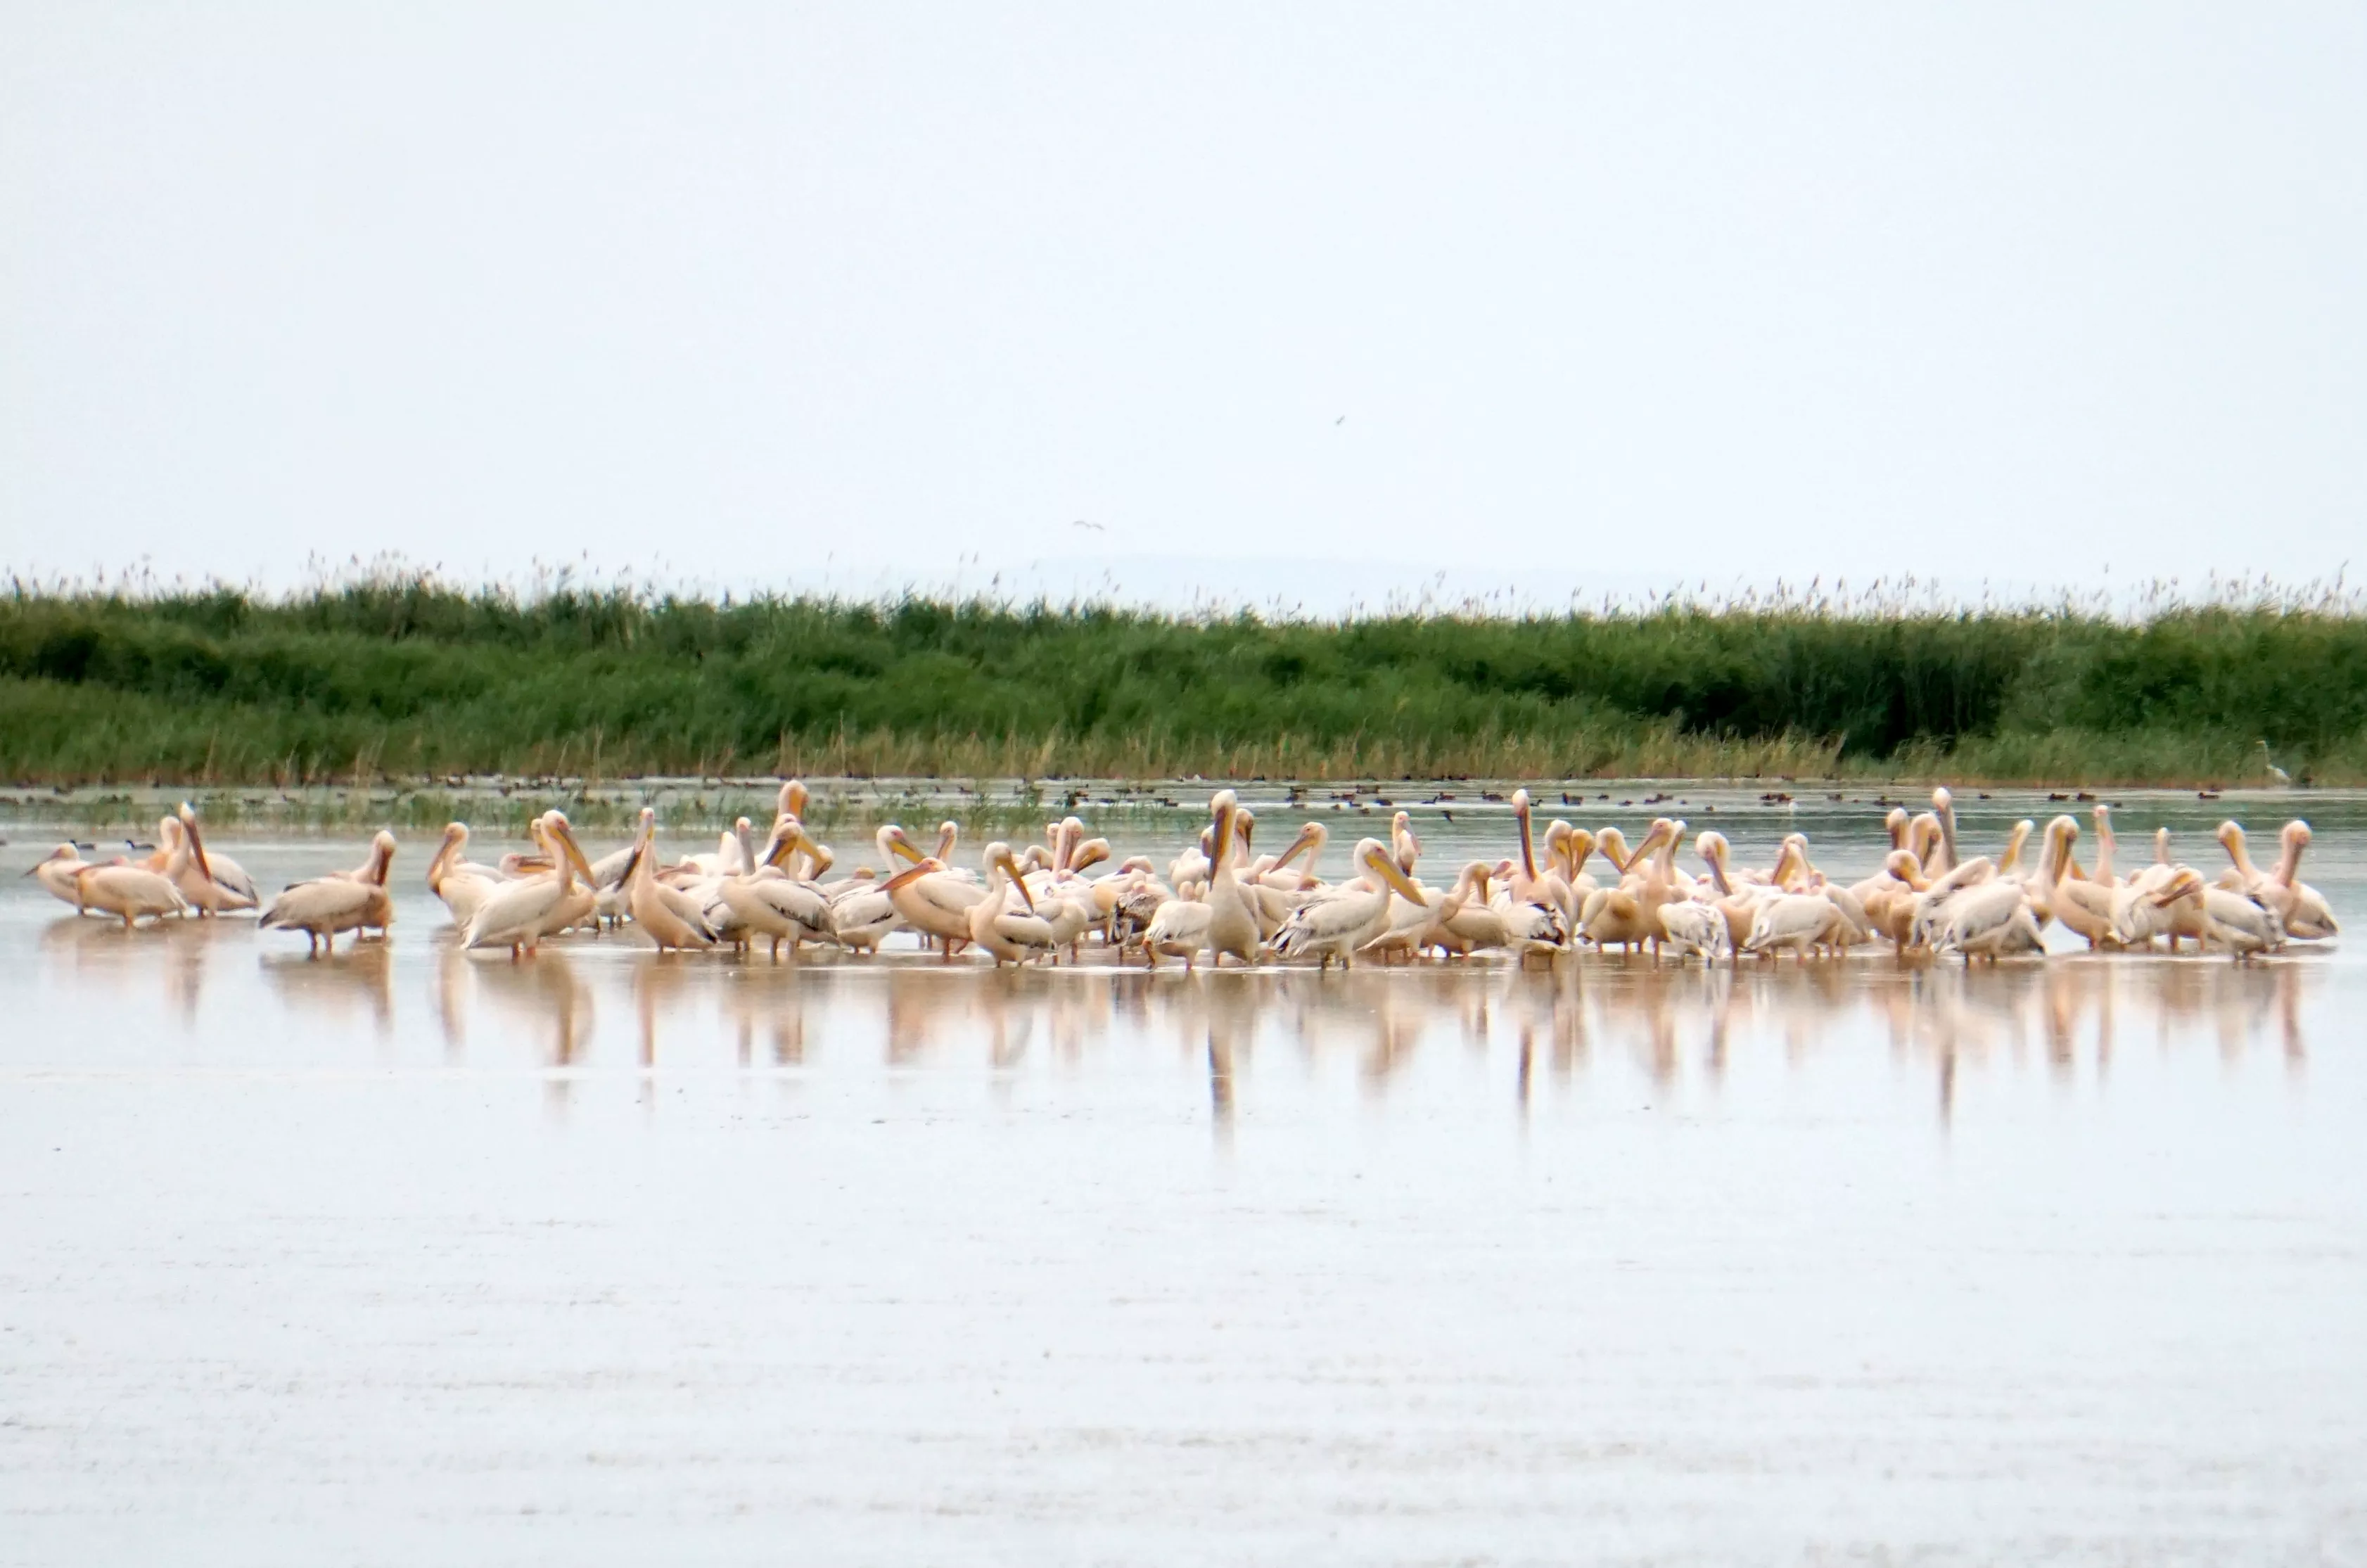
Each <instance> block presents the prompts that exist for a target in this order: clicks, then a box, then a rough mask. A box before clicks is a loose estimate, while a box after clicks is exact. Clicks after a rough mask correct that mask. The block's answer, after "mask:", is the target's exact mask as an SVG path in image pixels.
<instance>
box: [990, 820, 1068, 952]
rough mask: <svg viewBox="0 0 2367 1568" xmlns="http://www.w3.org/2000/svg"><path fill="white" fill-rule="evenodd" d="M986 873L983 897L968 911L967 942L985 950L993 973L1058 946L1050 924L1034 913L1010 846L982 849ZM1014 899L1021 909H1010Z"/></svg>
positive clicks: (1033, 900)
mask: <svg viewBox="0 0 2367 1568" xmlns="http://www.w3.org/2000/svg"><path fill="white" fill-rule="evenodd" d="M980 865H981V866H982V867H983V868H984V869H985V872H986V896H985V897H983V898H981V899H980V900H979V901H978V902H977V903H973V904H971V905H970V907H969V939H970V941H971V942H973V943H974V944H976V945H977V946H978V947H980V948H982V949H985V950H986V954H987V956H988V957H989V958H991V959H992V960H994V965H995V967H996V968H997V969H1000V968H1002V966H1003V965H1004V964H1006V963H1009V964H1020V963H1025V962H1026V961H1027V960H1029V959H1030V958H1033V957H1035V956H1036V954H1038V953H1048V952H1051V951H1053V950H1055V949H1057V948H1058V947H1059V937H1058V936H1057V935H1056V934H1055V933H1054V932H1053V929H1052V925H1051V922H1049V921H1048V920H1046V919H1045V918H1044V917H1043V916H1042V915H1038V914H1036V901H1035V899H1034V898H1033V897H1032V896H1031V895H1030V894H1029V893H1028V892H1027V883H1026V881H1025V879H1024V878H1023V877H1021V876H1020V874H1019V863H1018V861H1016V860H1014V858H1012V855H1011V846H1010V845H1008V844H1005V843H1002V841H1001V840H997V841H996V842H994V843H992V844H990V845H988V846H986V849H985V851H984V853H983V854H982V855H981V856H980ZM1014 899H1016V900H1017V901H1018V902H1019V903H1021V904H1022V905H1024V906H1025V907H1024V908H1022V909H1014V908H1013V907H1012V906H1011V905H1012V901H1013V900H1014Z"/></svg>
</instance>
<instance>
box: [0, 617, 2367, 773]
mask: <svg viewBox="0 0 2367 1568" xmlns="http://www.w3.org/2000/svg"><path fill="white" fill-rule="evenodd" d="M2262 741H2266V742H2267V743H2268V744H2269V746H2270V747H2271V753H2272V755H2273V757H2274V760H2275V761H2276V763H2277V764H2278V765H2279V766H2281V767H2283V768H2285V769H2286V770H2287V771H2288V772H2290V773H2292V774H2293V777H2294V778H2297V779H2306V780H2314V781H2316V782H2318V783H2322V784H2356V783H2361V782H2367V617H2361V616H2358V615H2354V614H2349V613H2342V612H2329V611H2323V610H2295V609H2270V608H2184V609H2173V610H2169V611H2165V612H2164V613H2161V614H2159V615H2157V616H2156V617H2154V618H2153V619H2148V620H2146V621H2143V622H2139V623H2134V624H2133V623H2130V622H2127V621H2123V620H2117V619H2110V618H2106V617H2102V616H2096V615H2085V614H2076V613H2068V612H2058V613H2037V612H2021V611H2015V612H1991V613H1979V614H1921V615H1913V614H1907V615H1885V616H1878V617H1877V616H1870V615H1856V614H1848V613H1833V612H1830V611H1809V610H1802V609H1766V608H1736V609H1727V610H1723V611H1712V610H1704V609H1693V608H1681V609H1669V610H1663V611H1657V612H1652V613H1637V614H1621V615H1597V616H1588V615H1568V616H1555V617H1544V618H1527V619H1483V618H1456V617H1437V616H1432V617H1397V618H1375V619H1361V620H1355V621H1350V622H1346V623H1338V624H1333V623H1315V622H1301V621H1279V622H1277V621H1268V620H1261V619H1253V618H1251V617H1247V616H1242V617H1236V618H1229V619H1176V618H1170V617H1162V616H1158V615H1152V614H1147V613H1136V612H1129V611H1124V610H1118V609H1113V608H1073V609H1050V608H1010V607H1003V606H994V605H986V604H944V603H936V602H930V601H925V600H918V599H914V600H908V601H905V602H901V603H896V604H888V605H856V604H844V603H835V602H821V601H813V600H759V601H756V602H752V603H746V604H735V605H723V604H717V603H712V602H708V601H703V600H684V599H666V598H651V597H640V596H635V595H630V594H623V593H574V592H560V593H552V594H547V595H543V596H539V597H535V598H532V599H530V600H529V599H523V598H520V597H514V596H511V595H507V594H504V593H497V592H476V593H462V592H456V591H452V590H449V589H446V588H443V587H440V586H438V585H435V584H433V583H431V582H428V581H425V580H396V581H385V580H379V581H372V582H368V583H362V584H354V585H342V586H337V587H334V588H327V589H323V590H321V591H318V592H314V593H311V594H308V595H304V596H301V597H294V598H289V599H285V600H280V599H264V598H257V597H249V596H246V595H243V594H240V593H236V592H232V591H229V590H214V591H204V592H187V593H168V594H160V595H142V596H138V597H127V596H123V595H119V594H113V593H104V592H95V591H55V590H51V591H34V590H28V589H24V588H19V589H17V591H16V592H14V593H13V594H12V595H9V596H7V597H0V778H6V779H8V780H12V781H15V782H17V783H27V784H31V783H38V784H45V785H47V784H85V783H99V782H137V781H142V780H175V781H182V782H187V783H191V784H217V785H239V784H274V785H281V786H287V785H294V784H302V783H316V782H340V783H363V784H368V783H372V782H377V781H379V780H386V779H419V778H440V777H444V776H452V775H461V774H470V773H493V772H498V773H504V774H507V775H511V776H529V777H531V776H561V777H570V778H624V777H630V776H635V775H641V774H669V775H689V776H694V777H696V776H713V775H723V774H757V773H779V774H787V773H820V774H832V775H856V776H863V775H900V776H901V775H938V776H946V777H954V778H986V777H997V776H1005V777H1026V778H1058V777H1074V776H1091V777H1117V778H1173V777H1181V776H1186V775H1191V774H1204V775H1206V776H1208V777H1211V778H1215V777H1225V776H1233V777H1242V778H1247V777H1252V776H1260V775H1263V776H1265V777H1269V778H1283V777H1291V778H1310V779H1323V778H1407V777H1490V778H1587V777H1613V776H1617V777H1677V776H1686V777H1776V776H1789V777H1798V778H1807V777H1821V776H1840V777H1864V778H1876V777H1879V778H1920V777H1928V776H1939V775H1944V776H1949V777H1954V778H1969V779H1988V780H1995V781H1999V782H2017V781H2018V782H2048V783H2062V784H2090V783H2122V784H2141V783H2161V784H2187V783H2193V784H2202V783H2225V784H2240V783H2244V782H2247V781H2257V780H2259V778H2262V777H2263V775H2264V758H2263V756H2262V753H2261V750H2260V743H2261V742H2262Z"/></svg>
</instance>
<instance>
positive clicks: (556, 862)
mask: <svg viewBox="0 0 2367 1568" xmlns="http://www.w3.org/2000/svg"><path fill="white" fill-rule="evenodd" d="M527 832H528V834H529V835H531V836H532V837H533V839H534V841H535V843H536V844H538V845H539V846H541V847H542V850H543V853H544V854H545V855H547V856H548V857H549V859H550V863H551V869H550V870H549V871H547V872H544V873H542V874H540V875H538V876H531V877H521V878H519V879H517V880H516V881H508V882H504V883H502V884H501V885H500V886H498V887H496V888H494V889H493V890H492V891H491V892H488V893H486V894H485V896H484V897H483V898H482V899H481V900H480V901H479V902H478V904H477V907H476V912H475V913H474V914H473V915H470V919H469V924H468V925H467V926H465V927H463V928H462V930H461V933H460V945H461V946H462V947H464V948H507V949H509V950H510V958H511V960H513V961H515V960H516V959H517V958H518V957H520V956H521V955H525V956H527V957H532V956H533V954H534V953H535V951H536V949H538V947H539V946H540V945H541V942H542V939H543V938H544V937H549V936H551V935H554V934H555V933H557V932H560V931H563V930H565V929H567V927H569V926H575V925H580V924H581V923H583V921H585V920H589V919H590V918H592V915H593V911H594V908H595V905H596V904H597V903H598V894H597V893H596V892H595V891H594V889H593V886H592V863H591V862H590V861H589V860H587V859H585V858H584V857H583V848H582V847H581V846H579V845H577V843H576V842H575V834H574V832H573V830H572V828H570V827H569V825H568V823H567V818H566V817H565V816H564V815H562V814H561V813H560V812H555V811H554V812H544V813H543V814H542V815H540V816H538V817H537V818H535V819H534V822H533V824H531V825H530V826H529V827H528V829H527ZM579 874H580V875H581V876H582V877H583V882H582V884H581V885H579V884H578V883H577V882H576V880H575V879H576V877H577V876H578V875H579Z"/></svg>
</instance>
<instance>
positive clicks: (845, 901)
mask: <svg viewBox="0 0 2367 1568" xmlns="http://www.w3.org/2000/svg"><path fill="white" fill-rule="evenodd" d="M823 897H824V898H825V899H827V900H828V901H829V903H830V938H831V940H832V941H833V942H836V943H837V944H838V945H839V946H840V947H842V948H844V949H846V950H847V951H848V952H851V953H876V952H878V950H879V944H880V943H881V942H883V941H885V940H887V938H888V934H889V932H891V931H893V930H895V929H896V924H897V916H896V905H895V903H894V902H893V901H892V900H891V899H889V896H888V894H887V892H886V891H885V889H884V888H883V887H882V885H881V883H880V881H879V879H878V875H877V873H875V872H874V871H873V870H872V869H871V868H870V867H868V866H866V867H864V868H863V869H861V870H858V871H856V872H855V874H854V875H853V876H851V877H848V878H847V879H846V880H845V881H842V882H839V883H838V884H836V886H835V887H833V888H832V890H831V891H829V892H826V893H824V894H823Z"/></svg>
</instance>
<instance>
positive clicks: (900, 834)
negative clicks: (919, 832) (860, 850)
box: [879, 822, 928, 866]
mask: <svg viewBox="0 0 2367 1568" xmlns="http://www.w3.org/2000/svg"><path fill="white" fill-rule="evenodd" d="M879 855H880V858H882V859H884V860H886V861H887V862H888V863H889V865H890V866H893V865H894V864H895V863H896V862H897V861H899V860H901V861H903V862H904V863H905V864H906V865H908V866H917V865H919V864H920V863H921V862H922V861H923V860H924V859H927V858H928V857H927V856H925V855H923V854H922V853H921V851H920V850H919V849H918V848H917V847H916V846H914V845H913V843H912V835H911V834H909V833H906V832H905V831H904V830H903V829H902V828H901V827H900V826H898V825H897V824H894V823H892V822H891V823H889V824H886V825H885V826H883V827H881V828H880V830H879Z"/></svg>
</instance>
